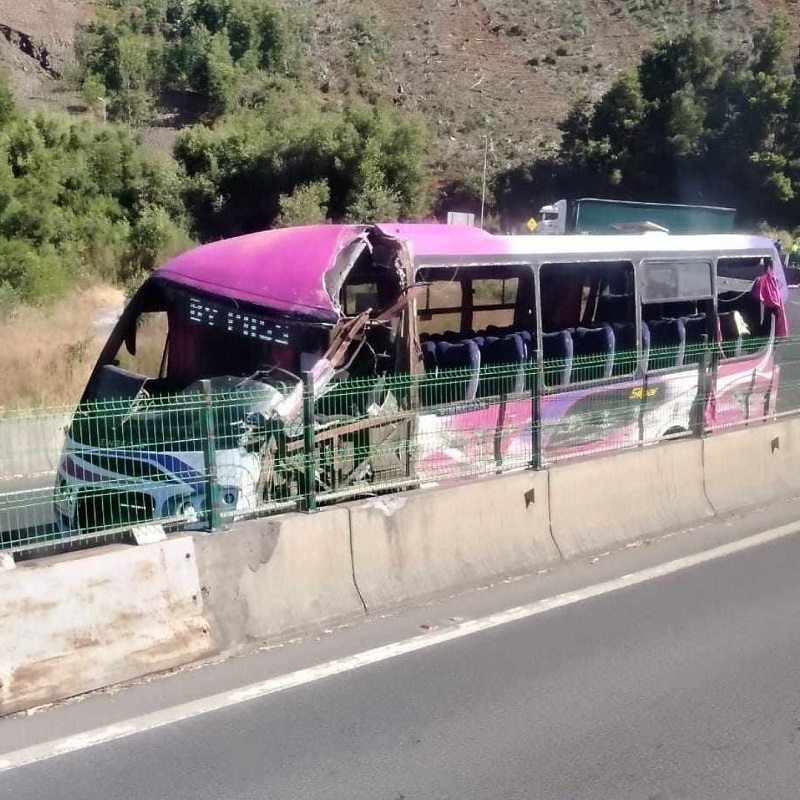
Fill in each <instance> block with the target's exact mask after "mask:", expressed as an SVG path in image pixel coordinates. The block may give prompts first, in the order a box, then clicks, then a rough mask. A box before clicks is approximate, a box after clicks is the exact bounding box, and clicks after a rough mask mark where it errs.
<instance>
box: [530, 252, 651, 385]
mask: <svg viewBox="0 0 800 800" xmlns="http://www.w3.org/2000/svg"><path fill="white" fill-rule="evenodd" d="M539 285H540V293H541V315H542V356H543V361H544V381H545V385H547V386H561V385H564V384H565V383H577V382H581V381H588V380H599V379H608V378H611V377H613V376H617V375H629V374H632V373H634V372H635V371H636V369H637V367H638V364H639V347H638V344H637V341H636V293H635V283H634V270H633V264H632V263H631V262H630V261H592V262H585V261H581V262H556V263H548V264H543V265H542V267H541V270H540V272H539Z"/></svg>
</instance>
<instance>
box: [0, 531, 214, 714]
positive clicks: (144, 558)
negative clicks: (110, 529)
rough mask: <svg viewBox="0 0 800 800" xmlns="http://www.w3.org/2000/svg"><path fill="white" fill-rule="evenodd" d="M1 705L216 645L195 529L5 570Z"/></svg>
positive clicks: (206, 651) (24, 702)
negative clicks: (185, 533) (204, 595)
mask: <svg viewBox="0 0 800 800" xmlns="http://www.w3.org/2000/svg"><path fill="white" fill-rule="evenodd" d="M0 631H2V633H1V634H0V636H1V638H0V714H9V713H12V712H14V711H18V710H20V709H23V708H30V707H31V706H35V705H40V704H42V703H48V702H52V701H55V700H59V699H63V698H65V697H70V696H72V695H76V694H80V693H82V692H87V691H91V690H93V689H98V688H101V687H104V686H110V685H112V684H114V683H119V682H121V681H126V680H131V679H133V678H138V677H140V676H142V675H146V674H148V673H151V672H157V671H160V670H165V669H171V668H173V667H176V666H180V665H182V664H187V663H190V662H192V661H195V660H197V659H199V658H202V657H204V656H207V655H210V654H211V653H213V652H214V648H213V644H212V639H211V636H210V631H209V628H208V624H207V622H206V620H205V618H204V616H203V599H202V595H201V592H200V583H199V581H198V576H197V566H196V563H195V558H194V547H193V543H192V539H191V537H188V536H181V537H178V538H175V539H171V540H167V541H162V542H158V543H155V544H150V545H145V546H142V547H134V546H126V545H109V546H107V547H101V548H98V549H95V550H85V551H82V552H77V553H70V554H67V555H59V556H52V557H48V558H42V559H39V560H36V561H30V562H22V563H20V564H18V565H17V567H16V568H15V569H9V570H6V571H0Z"/></svg>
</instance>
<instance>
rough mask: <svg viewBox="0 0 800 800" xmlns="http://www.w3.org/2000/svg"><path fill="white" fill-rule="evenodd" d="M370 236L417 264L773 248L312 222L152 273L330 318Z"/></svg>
mask: <svg viewBox="0 0 800 800" xmlns="http://www.w3.org/2000/svg"><path fill="white" fill-rule="evenodd" d="M372 236H380V237H383V238H388V239H396V240H397V241H398V244H400V243H402V244H403V245H405V246H406V247H407V248H408V251H409V254H410V255H411V257H412V258H413V259H414V260H415V261H416V262H418V263H420V262H422V263H424V262H426V261H427V262H428V263H432V262H436V261H441V260H443V259H447V258H448V257H453V258H454V259H456V260H457V261H459V262H463V261H465V260H466V261H469V260H473V259H474V260H476V261H480V260H483V261H484V263H485V260H486V259H487V258H491V257H498V258H503V259H507V258H508V257H521V258H523V257H526V256H548V255H551V256H567V255H574V256H580V255H587V254H596V255H598V256H602V255H604V254H611V253H615V254H618V253H620V252H625V251H630V252H636V253H642V254H647V253H665V254H666V253H671V252H672V253H677V252H686V251H699V250H703V249H705V248H706V247H707V248H708V249H710V250H711V249H715V250H720V249H722V250H728V251H730V252H736V251H739V250H744V249H751V248H764V249H765V250H770V251H771V250H772V248H773V244H772V242H771V241H770V240H769V239H765V238H763V237H756V236H744V235H738V234H712V235H694V236H666V235H664V236H662V235H642V234H638V235H605V236H529V235H523V236H498V235H494V234H490V233H487V232H486V231H483V230H480V229H479V228H474V227H468V226H453V225H440V224H413V223H384V224H380V225H375V226H368V225H313V226H306V227H296V228H280V229H275V230H269V231H262V232H259V233H252V234H248V235H245V236H239V237H236V238H232V239H225V240H222V241H219V242H214V243H211V244H207V245H203V246H200V247H197V248H195V249H193V250H190V251H188V252H186V253H183V254H181V255H179V256H177V257H176V258H174V259H172V260H171V261H169V262H168V263H167V264H166V265H164V266H163V267H161V268H160V269H158V270H157V271H156V272H155V276H156V277H162V278H166V279H168V280H171V281H173V282H175V283H179V284H182V285H185V286H190V287H193V288H195V289H198V290H200V291H206V292H210V293H214V294H217V295H221V296H223V297H228V298H230V299H233V300H238V301H241V302H246V303H255V304H258V305H264V306H268V307H270V308H273V309H275V310H278V311H282V312H286V313H289V314H301V315H305V316H311V317H314V318H317V319H320V320H328V321H335V320H336V319H338V318H339V316H340V315H339V311H338V310H337V304H336V300H335V299H334V298H332V297H331V296H330V294H329V292H328V291H327V290H326V286H325V275H326V273H328V272H329V271H330V270H332V269H333V268H334V267H335V266H337V259H338V258H340V257H341V256H342V254H343V252H344V251H346V249H347V248H348V246H350V245H353V244H354V243H356V242H357V240H358V239H365V238H371V237H372ZM339 266H341V265H339ZM781 278H782V275H781Z"/></svg>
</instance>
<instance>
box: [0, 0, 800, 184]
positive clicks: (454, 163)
mask: <svg viewBox="0 0 800 800" xmlns="http://www.w3.org/2000/svg"><path fill="white" fill-rule="evenodd" d="M285 2H289V0H285ZM291 2H292V4H293V5H294V6H295V7H297V8H304V9H305V10H306V12H307V13H309V14H310V15H311V17H312V18H313V19H314V23H315V25H316V31H317V34H316V41H315V51H314V52H315V62H316V70H317V74H318V77H319V84H320V86H321V87H322V86H325V87H326V89H328V90H329V91H331V92H332V93H333V94H334V95H335V94H336V93H338V92H339V91H345V90H346V89H347V87H348V77H347V74H348V71H350V72H351V70H349V69H348V67H347V66H346V62H347V59H348V57H350V58H352V54H353V52H354V48H355V47H356V46H355V45H354V41H353V33H352V32H353V26H354V24H355V23H356V22H360V23H361V24H362V26H363V24H364V22H365V21H366V23H367V29H369V30H374V36H373V39H372V41H371V42H370V41H368V42H367V44H366V45H360V48H361V50H360V55H361V56H362V57H363V58H364V59H365V60H366V62H367V63H368V64H369V65H370V67H369V71H368V75H367V78H366V83H367V84H371V90H372V91H373V92H374V93H375V94H378V95H382V96H384V97H389V98H391V100H392V101H393V102H394V103H395V104H396V105H397V106H399V107H402V108H407V109H409V110H418V111H421V112H422V113H423V114H424V115H425V116H426V117H427V118H428V120H429V123H430V126H431V129H432V130H433V131H434V134H435V136H436V139H437V148H436V153H437V157H438V161H439V162H440V164H441V166H443V167H444V168H445V171H448V172H454V171H455V172H459V171H460V172H469V170H470V169H472V170H474V169H477V168H478V166H479V165H480V164H481V162H482V158H483V151H484V147H485V144H486V142H487V139H490V140H491V144H492V147H491V149H490V156H489V160H490V167H491V168H494V169H497V168H500V167H503V166H505V165H507V164H510V163H512V162H518V161H520V160H525V159H529V158H530V157H531V156H533V155H536V154H541V153H542V152H543V151H546V150H548V149H549V148H552V147H554V144H555V142H556V141H557V139H558V131H557V128H556V124H557V122H558V121H559V120H560V119H562V118H563V117H564V115H565V114H566V112H567V111H568V109H569V108H570V106H571V104H572V103H573V102H574V100H575V99H576V98H577V97H579V96H581V95H584V94H586V95H589V96H590V97H592V98H597V97H599V96H600V95H601V94H602V93H603V92H604V91H605V90H606V89H607V88H608V86H609V85H610V84H611V82H612V81H613V79H614V77H615V76H616V75H617V74H618V73H619V72H620V70H623V69H625V68H627V67H630V66H631V65H633V64H634V63H635V62H636V60H637V59H638V57H639V56H640V54H641V52H642V50H643V49H644V48H645V47H647V45H648V44H650V43H651V42H652V41H653V39H654V38H655V37H656V36H658V35H661V34H664V33H667V34H669V33H671V32H675V31H677V30H680V29H682V28H685V26H686V25H687V24H688V23H689V22H691V21H693V20H699V21H703V22H705V23H707V24H709V25H711V26H712V27H713V28H715V29H716V30H717V31H718V32H719V36H720V38H721V39H722V40H723V41H724V42H725V43H726V44H728V45H732V46H738V47H742V48H749V46H750V40H751V37H752V32H753V30H754V28H755V27H756V26H757V25H758V24H760V23H762V22H763V21H764V20H766V19H767V16H768V15H769V13H770V12H771V11H773V10H774V9H776V8H784V9H786V10H787V11H788V13H789V15H790V17H791V18H792V20H793V22H794V24H795V31H796V32H797V28H798V25H799V24H800V5H799V4H798V2H797V0H750V1H749V2H748V1H747V0H536V2H533V0H316V2H312V0H291ZM94 5H95V2H94V0H0V26H5V27H0V34H2V35H0V60H2V62H3V64H4V65H5V67H6V69H7V71H8V72H9V74H10V77H11V82H12V86H13V88H14V90H15V92H16V93H17V96H18V97H19V99H20V101H21V102H22V103H25V104H44V105H47V106H55V107H58V108H61V109H67V110H73V111H76V110H78V109H79V107H80V104H79V103H77V102H76V100H75V98H74V97H72V96H71V95H69V94H68V93H66V92H65V91H64V90H63V88H60V87H58V86H57V85H56V82H55V80H54V79H53V77H52V75H53V74H54V73H64V72H65V71H68V70H69V68H70V65H71V63H72V58H73V57H72V45H73V42H74V31H75V26H76V25H77V24H78V23H80V22H81V21H83V20H86V19H88V18H89V17H90V16H91V14H92V13H93V10H94ZM794 46H795V47H796V42H795V44H794ZM143 134H144V139H145V141H146V142H147V143H148V144H149V146H151V147H154V148H157V149H167V148H168V147H169V146H170V145H171V143H172V141H173V138H174V137H173V135H171V133H170V132H169V131H168V130H165V129H163V128H161V129H154V130H153V131H144V132H143Z"/></svg>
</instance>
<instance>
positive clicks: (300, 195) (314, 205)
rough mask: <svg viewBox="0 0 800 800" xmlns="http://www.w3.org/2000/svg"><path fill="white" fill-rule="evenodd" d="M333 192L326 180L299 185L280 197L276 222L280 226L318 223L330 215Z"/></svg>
mask: <svg viewBox="0 0 800 800" xmlns="http://www.w3.org/2000/svg"><path fill="white" fill-rule="evenodd" d="M330 196H331V192H330V189H329V188H328V184H327V183H325V181H314V182H313V183H306V184H303V185H302V186H298V187H296V188H295V189H294V191H293V192H292V193H291V194H282V195H280V197H279V198H278V206H279V207H280V213H279V214H278V218H277V220H276V222H275V226H276V227H278V228H288V227H290V226H292V225H318V224H320V223H323V222H325V220H326V219H327V217H328V203H329V202H330Z"/></svg>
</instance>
